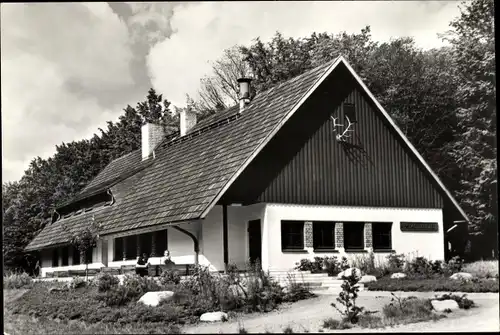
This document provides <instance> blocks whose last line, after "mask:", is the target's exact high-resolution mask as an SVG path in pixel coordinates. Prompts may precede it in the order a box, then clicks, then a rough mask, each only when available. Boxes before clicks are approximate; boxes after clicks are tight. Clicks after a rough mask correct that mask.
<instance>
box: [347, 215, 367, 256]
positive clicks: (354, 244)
mask: <svg viewBox="0 0 500 335" xmlns="http://www.w3.org/2000/svg"><path fill="white" fill-rule="evenodd" d="M364 227H365V224H364V223H363V222H344V248H345V249H346V250H349V249H351V250H353V249H355V250H356V249H364V248H365V243H364V239H365V237H364Z"/></svg>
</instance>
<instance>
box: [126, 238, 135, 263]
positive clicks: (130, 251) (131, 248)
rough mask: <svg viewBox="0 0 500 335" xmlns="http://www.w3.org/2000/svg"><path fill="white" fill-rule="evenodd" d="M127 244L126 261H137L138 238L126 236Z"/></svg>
mask: <svg viewBox="0 0 500 335" xmlns="http://www.w3.org/2000/svg"><path fill="white" fill-rule="evenodd" d="M124 243H125V253H126V255H125V258H126V259H136V258H137V236H136V235H132V236H126V237H124Z"/></svg>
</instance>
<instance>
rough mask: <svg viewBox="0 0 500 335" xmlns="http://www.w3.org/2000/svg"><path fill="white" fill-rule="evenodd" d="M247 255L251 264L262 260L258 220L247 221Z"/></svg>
mask: <svg viewBox="0 0 500 335" xmlns="http://www.w3.org/2000/svg"><path fill="white" fill-rule="evenodd" d="M248 254H249V258H250V262H251V263H252V264H253V263H255V261H257V260H259V262H260V261H261V260H262V240H261V234H260V220H252V221H248Z"/></svg>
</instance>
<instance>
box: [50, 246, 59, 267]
mask: <svg viewBox="0 0 500 335" xmlns="http://www.w3.org/2000/svg"><path fill="white" fill-rule="evenodd" d="M58 266H59V249H58V248H54V249H52V267H53V268H56V267H58Z"/></svg>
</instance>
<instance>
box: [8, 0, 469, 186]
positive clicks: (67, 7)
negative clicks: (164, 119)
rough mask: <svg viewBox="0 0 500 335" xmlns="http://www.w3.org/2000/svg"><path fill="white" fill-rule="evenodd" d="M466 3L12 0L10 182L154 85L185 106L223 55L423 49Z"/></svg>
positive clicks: (431, 44) (113, 117)
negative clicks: (278, 46) (401, 44)
mask: <svg viewBox="0 0 500 335" xmlns="http://www.w3.org/2000/svg"><path fill="white" fill-rule="evenodd" d="M458 5H459V2H457V1H331V2H285V1H280V2H276V1H275V2H203V3H198V2H186V3H182V2H168V3H167V2H163V3H118V2H113V3H104V2H102V3H76V2H75V3H38V4H31V3H29V4H28V3H9V4H6V3H2V4H1V7H0V13H1V21H0V22H1V48H0V50H1V112H2V181H3V182H7V181H15V180H19V179H20V178H21V177H22V175H23V174H24V171H25V170H26V169H27V168H28V167H29V163H30V161H31V160H32V159H33V158H35V157H37V156H40V157H41V158H48V157H50V156H52V155H53V154H54V153H55V150H56V145H60V144H61V143H63V142H65V143H68V142H71V141H77V140H81V139H84V138H91V137H92V136H93V134H94V133H99V131H98V129H99V128H102V129H106V121H117V120H118V117H119V116H120V115H121V114H122V111H123V109H124V108H125V107H126V106H127V105H128V104H130V105H132V106H135V105H136V104H137V102H138V101H142V100H144V98H145V97H146V94H147V91H148V89H149V88H150V87H154V88H155V89H156V90H157V92H159V93H162V94H163V95H164V97H165V98H167V99H168V100H169V101H171V102H172V104H173V105H176V106H178V107H182V106H184V105H185V102H186V94H189V95H190V96H191V97H193V98H196V96H197V92H198V89H199V87H200V79H201V78H202V77H204V76H205V75H210V73H211V67H210V62H213V61H215V60H217V59H218V58H219V57H220V56H222V52H223V50H224V49H226V48H229V47H232V46H234V45H236V44H239V45H250V44H251V43H252V40H253V39H255V38H256V37H260V38H261V40H262V41H264V42H266V41H268V40H269V39H270V38H271V37H272V36H273V35H274V34H275V32H276V31H280V32H281V33H282V34H283V35H284V36H285V37H288V36H291V37H305V36H307V35H310V34H311V33H312V32H325V31H326V32H328V33H335V34H336V33H339V32H342V31H346V32H347V33H359V32H360V31H361V29H362V28H364V27H365V26H367V25H369V26H370V27H371V34H372V37H373V39H374V40H375V41H381V42H383V41H389V40H390V39H391V38H396V37H404V36H411V37H413V38H414V39H415V42H416V44H417V46H420V47H422V48H424V49H429V48H434V47H440V46H442V45H444V44H443V43H444V42H442V40H441V39H440V38H439V37H438V35H437V34H438V33H443V32H445V31H447V30H448V29H449V22H450V21H451V20H453V19H454V18H455V17H457V15H458V14H459V8H458Z"/></svg>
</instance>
